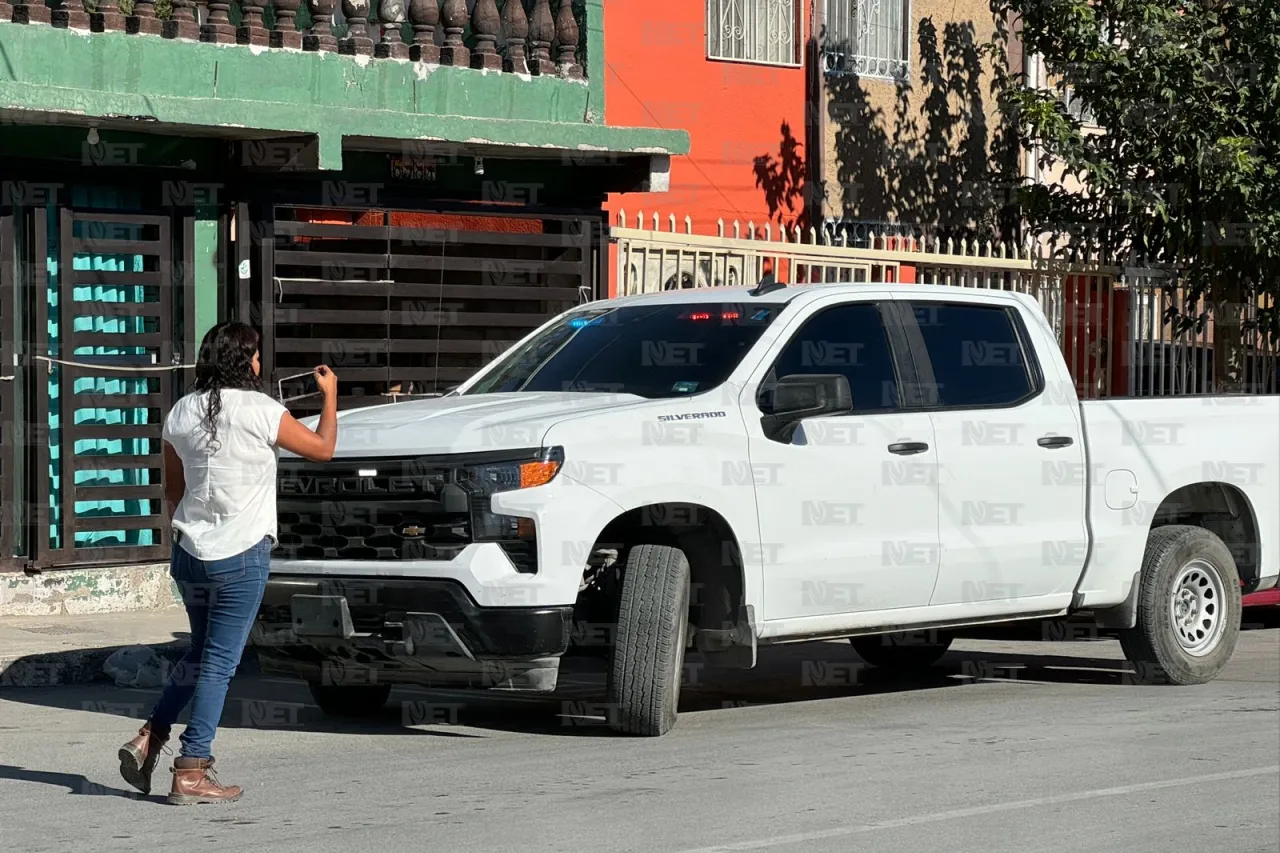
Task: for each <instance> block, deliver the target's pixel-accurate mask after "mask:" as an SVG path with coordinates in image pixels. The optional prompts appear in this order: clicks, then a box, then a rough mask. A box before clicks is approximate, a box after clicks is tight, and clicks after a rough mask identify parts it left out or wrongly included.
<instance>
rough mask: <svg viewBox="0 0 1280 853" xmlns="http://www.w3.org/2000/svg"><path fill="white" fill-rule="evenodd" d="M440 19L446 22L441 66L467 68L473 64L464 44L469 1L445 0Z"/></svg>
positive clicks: (441, 51)
mask: <svg viewBox="0 0 1280 853" xmlns="http://www.w3.org/2000/svg"><path fill="white" fill-rule="evenodd" d="M440 19H441V21H443V22H444V47H443V48H441V50H440V64H441V65H452V66H455V67H457V68H466V67H467V65H469V64H470V62H471V52H470V51H469V50H467V46H466V45H465V44H463V43H462V31H463V30H465V29H466V27H467V0H444V5H443V6H441V7H440Z"/></svg>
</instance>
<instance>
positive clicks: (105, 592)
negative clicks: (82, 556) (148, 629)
mask: <svg viewBox="0 0 1280 853" xmlns="http://www.w3.org/2000/svg"><path fill="white" fill-rule="evenodd" d="M180 603H181V601H180V599H179V597H178V589H177V586H176V585H175V584H174V582H173V579H172V578H170V577H169V564H168V563H160V564H154V565H145V566H117V567H106V568H95V569H61V570H51V571H47V572H43V573H40V574H30V575H28V574H24V573H22V572H13V573H4V574H0V618H4V617H9V616H74V615H80V616H87V615H91V614H95V613H124V612H134V611H154V610H165V609H167V608H171V607H174V606H175V605H177V604H180Z"/></svg>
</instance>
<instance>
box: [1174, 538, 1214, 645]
mask: <svg viewBox="0 0 1280 853" xmlns="http://www.w3.org/2000/svg"><path fill="white" fill-rule="evenodd" d="M1226 607H1227V596H1226V591H1225V588H1224V586H1223V583H1222V576H1221V575H1220V574H1219V573H1218V570H1217V569H1216V568H1215V567H1214V566H1213V565H1212V564H1211V563H1209V562H1207V561H1205V560H1199V559H1197V560H1192V561H1191V562H1189V563H1187V564H1186V565H1185V566H1183V567H1182V570H1181V571H1179V572H1178V575H1177V577H1176V578H1175V580H1174V582H1173V593H1172V595H1171V596H1170V598H1169V618H1170V620H1171V621H1172V624H1173V632H1174V634H1175V635H1176V636H1177V638H1178V645H1179V646H1181V647H1182V650H1183V651H1184V652H1186V653H1187V654H1189V655H1191V656H1192V657H1203V656H1204V655H1207V654H1209V653H1210V652H1211V651H1213V650H1214V648H1216V647H1217V645H1218V641H1219V640H1221V639H1222V632H1223V629H1224V628H1225V627H1226V624H1227V612H1226Z"/></svg>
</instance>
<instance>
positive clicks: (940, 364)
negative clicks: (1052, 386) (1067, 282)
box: [911, 302, 1037, 408]
mask: <svg viewBox="0 0 1280 853" xmlns="http://www.w3.org/2000/svg"><path fill="white" fill-rule="evenodd" d="M911 307H912V308H913V309H914V312H915V319H916V326H917V327H918V328H919V329H920V334H921V336H922V337H923V338H924V345H925V349H926V350H928V353H929V361H930V363H931V364H932V366H933V381H934V385H935V390H936V392H937V400H936V405H938V406H942V407H945V408H968V407H985V406H1009V405H1013V404H1015V403H1018V402H1019V401H1021V400H1025V399H1027V398H1029V397H1031V396H1033V395H1034V394H1035V392H1036V384H1037V383H1036V382H1035V381H1034V379H1033V375H1034V374H1033V371H1032V369H1031V365H1030V363H1029V361H1028V358H1027V355H1026V353H1025V352H1024V350H1023V346H1022V341H1021V339H1020V336H1019V335H1018V329H1017V326H1016V325H1015V323H1014V317H1013V314H1012V312H1011V311H1010V310H1009V309H1007V308H1003V307H998V306H987V305H960V304H950V303H942V302H913V303H912V304H911Z"/></svg>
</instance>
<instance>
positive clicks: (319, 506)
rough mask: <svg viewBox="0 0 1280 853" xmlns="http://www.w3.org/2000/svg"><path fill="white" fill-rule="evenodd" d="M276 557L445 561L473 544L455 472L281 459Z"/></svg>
mask: <svg viewBox="0 0 1280 853" xmlns="http://www.w3.org/2000/svg"><path fill="white" fill-rule="evenodd" d="M276 505H277V511H278V513H279V539H280V548H279V550H278V552H277V553H278V554H279V556H280V558H282V559H286V560H335V559H347V560H449V559H453V558H454V557H456V556H457V555H458V553H459V552H461V551H462V549H463V548H465V547H466V546H467V545H469V544H470V543H471V541H472V537H471V506H470V499H469V496H468V494H467V492H466V491H465V490H463V489H462V488H461V487H460V486H459V485H458V484H457V482H456V469H453V468H449V467H446V466H427V465H424V464H423V463H422V462H421V460H414V459H377V460H342V461H335V462H329V463H324V464H316V463H309V462H295V461H293V460H289V461H288V462H285V461H282V462H281V463H280V466H279V480H278V486H277V496H276Z"/></svg>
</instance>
